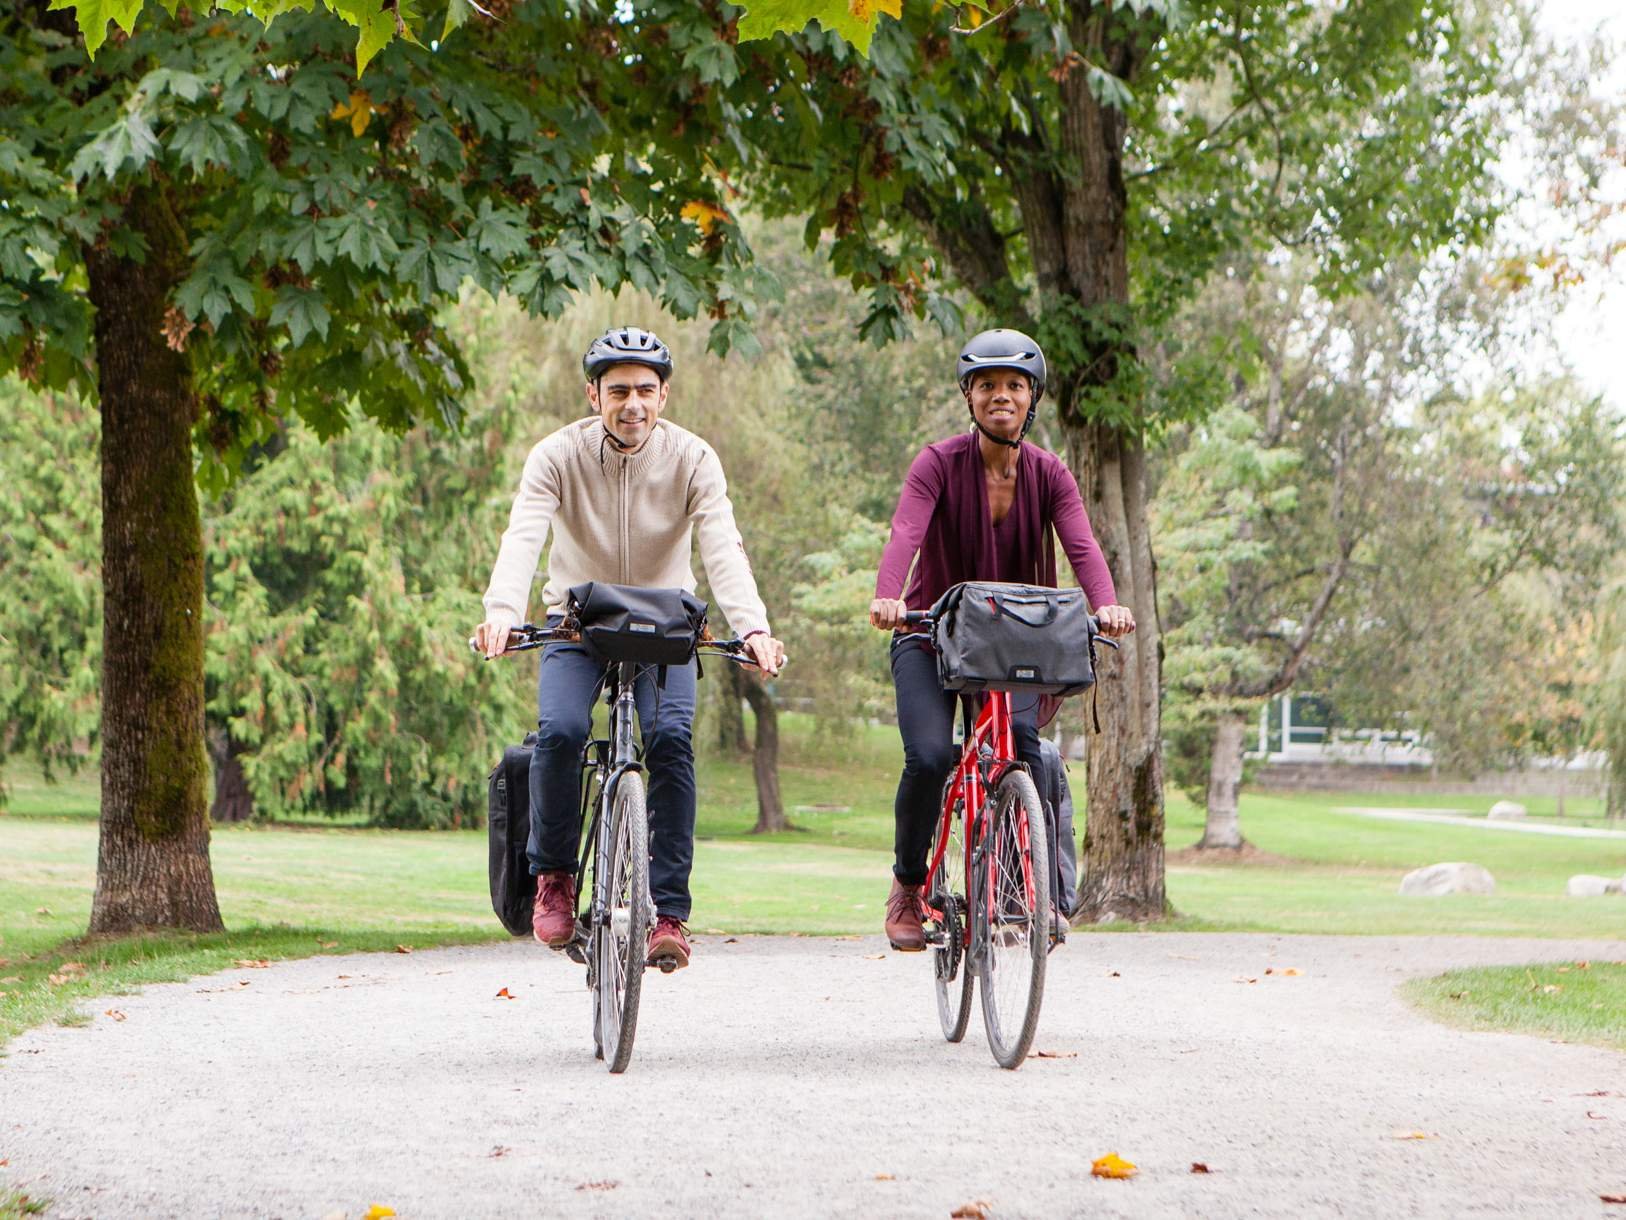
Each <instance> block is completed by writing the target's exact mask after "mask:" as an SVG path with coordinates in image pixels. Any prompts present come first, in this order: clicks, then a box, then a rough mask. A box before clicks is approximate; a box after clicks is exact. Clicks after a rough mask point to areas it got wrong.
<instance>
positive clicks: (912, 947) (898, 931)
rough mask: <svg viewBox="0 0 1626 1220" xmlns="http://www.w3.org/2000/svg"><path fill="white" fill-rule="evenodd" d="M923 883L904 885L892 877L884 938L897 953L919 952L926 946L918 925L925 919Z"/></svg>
mask: <svg viewBox="0 0 1626 1220" xmlns="http://www.w3.org/2000/svg"><path fill="white" fill-rule="evenodd" d="M925 888H926V887H925V886H923V885H904V884H903V882H901V881H899V880H898V879H897V878H896V877H894V878H892V893H891V894H889V895H888V896H887V900H886V938H887V940H889V941H891V942H892V947H893V948H894V949H896V950H898V951H899V952H900V953H919V952H920V951H921V950H922V949H924V948H925V947H926V933H925V931H924V929H922V928H921V924H922V923H924V922H925V919H926V904H925V902H924V900H923V899H922V897H921V895H922V893H923V891H924V890H925Z"/></svg>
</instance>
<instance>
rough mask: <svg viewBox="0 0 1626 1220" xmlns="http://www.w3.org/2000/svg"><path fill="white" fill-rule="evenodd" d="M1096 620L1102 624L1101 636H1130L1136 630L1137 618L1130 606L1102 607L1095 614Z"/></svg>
mask: <svg viewBox="0 0 1626 1220" xmlns="http://www.w3.org/2000/svg"><path fill="white" fill-rule="evenodd" d="M1095 620H1096V622H1098V623H1100V624H1101V634H1102V635H1104V636H1108V637H1114V636H1120V635H1128V634H1129V633H1130V632H1131V631H1133V630H1134V629H1135V616H1134V615H1133V614H1131V613H1130V612H1129V607H1128V606H1102V607H1101V608H1100V609H1099V610H1097V611H1096V612H1095Z"/></svg>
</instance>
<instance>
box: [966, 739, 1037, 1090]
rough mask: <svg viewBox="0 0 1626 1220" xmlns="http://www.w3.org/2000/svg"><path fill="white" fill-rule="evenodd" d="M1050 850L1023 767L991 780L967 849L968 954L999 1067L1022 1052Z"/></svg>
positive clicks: (1029, 1032)
mask: <svg viewBox="0 0 1626 1220" xmlns="http://www.w3.org/2000/svg"><path fill="white" fill-rule="evenodd" d="M1050 889H1051V886H1050V853H1049V849H1048V842H1047V840H1046V837H1045V823H1044V807H1043V806H1042V805H1040V803H1039V793H1038V790H1037V789H1035V788H1034V786H1033V780H1032V779H1031V778H1030V777H1029V776H1028V774H1027V772H1025V771H1011V772H1009V773H1008V774H1006V776H1005V778H1003V779H1002V780H1000V781H999V786H998V787H997V788H995V789H994V794H993V797H992V799H991V800H990V802H989V804H988V806H987V808H986V810H985V817H984V818H983V820H982V826H981V828H980V830H979V838H978V841H977V844H976V848H975V850H974V852H973V853H972V897H971V904H972V911H971V917H972V919H973V921H974V923H975V927H974V930H973V936H972V955H973V958H974V960H975V961H976V966H977V974H978V976H979V981H980V982H981V984H982V1023H983V1026H984V1027H985V1028H986V1030H987V1031H988V1048H989V1049H990V1050H991V1051H993V1052H994V1059H995V1060H997V1061H998V1063H999V1066H1000V1067H1002V1068H1017V1067H1020V1066H1021V1065H1022V1060H1024V1059H1025V1058H1027V1053H1028V1048H1029V1047H1031V1046H1032V1045H1033V1035H1034V1032H1035V1031H1036V1030H1037V1029H1038V1026H1039V1005H1040V1003H1041V1002H1042V1001H1043V999H1044V972H1045V962H1046V960H1047V959H1048V956H1049V951H1050Z"/></svg>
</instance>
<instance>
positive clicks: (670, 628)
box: [565, 580, 706, 665]
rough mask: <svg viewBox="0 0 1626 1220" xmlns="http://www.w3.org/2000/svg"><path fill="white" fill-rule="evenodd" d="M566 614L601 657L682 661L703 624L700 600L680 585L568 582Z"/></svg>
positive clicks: (654, 662) (685, 660)
mask: <svg viewBox="0 0 1626 1220" xmlns="http://www.w3.org/2000/svg"><path fill="white" fill-rule="evenodd" d="M565 601H566V613H567V615H569V617H571V618H574V619H575V620H576V622H577V625H578V626H579V628H580V630H581V635H582V640H583V642H585V643H586V644H587V645H588V646H589V647H591V648H592V649H593V651H595V652H596V653H598V655H599V656H601V657H603V658H604V659H605V660H606V661H633V662H636V663H637V664H640V665H686V664H688V661H689V658H690V657H692V656H694V649H695V645H696V644H697V643H698V642H699V640H700V633H701V631H702V630H703V629H704V628H705V625H706V603H705V602H703V601H701V600H700V599H699V598H698V597H696V596H695V595H694V594H693V593H688V592H685V591H684V590H682V589H637V588H633V587H632V586H630V585H612V584H606V583H605V582H603V581H599V580H590V581H588V582H587V583H586V584H580V585H575V586H573V587H572V588H571V589H570V591H569V592H568V593H567V594H566V595H565Z"/></svg>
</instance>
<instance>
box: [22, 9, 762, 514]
mask: <svg viewBox="0 0 1626 1220" xmlns="http://www.w3.org/2000/svg"><path fill="white" fill-rule="evenodd" d="M256 11H257V10H256ZM341 11H346V12H348V11H349V9H348V8H345V7H344V6H341ZM354 12H355V13H356V14H359V13H360V12H361V10H360V9H356V10H354ZM380 13H382V15H383V19H384V20H387V21H389V22H390V23H393V22H394V20H395V9H394V6H393V5H391V6H386V7H385V8H384V9H382V10H378V9H374V10H371V11H370V15H369V16H368V17H367V18H366V20H367V21H371V20H373V19H374V18H377V17H379V14H380ZM261 15H262V16H265V15H269V10H268V11H267V12H266V13H262V14H261ZM644 15H645V16H647V18H648V20H649V22H650V25H649V27H648V29H647V30H646V29H645V27H643V26H641V25H629V24H628V23H626V22H624V21H622V20H621V19H620V18H618V17H617V16H616V15H615V14H614V13H613V12H611V11H610V10H609V9H608V8H607V7H604V8H601V7H600V6H599V5H597V4H594V3H591V2H589V3H587V4H584V5H578V6H572V7H571V8H569V9H566V8H563V7H561V6H555V5H526V6H522V7H517V8H515V9H514V11H513V12H512V13H510V14H508V16H507V19H506V20H505V22H504V26H503V32H502V37H501V38H493V39H479V38H474V37H468V36H459V37H456V38H454V39H452V40H451V41H450V42H448V43H446V44H445V45H443V46H441V47H440V48H439V49H438V50H437V51H435V52H434V53H433V54H432V55H431V54H430V53H428V52H426V51H424V50H422V49H417V48H412V47H399V46H394V45H392V46H391V47H389V48H387V49H385V50H384V51H382V52H381V53H380V54H379V55H378V56H377V58H376V59H375V61H374V62H373V64H372V65H371V68H370V70H369V71H368V73H367V78H366V83H365V85H364V86H359V85H357V84H356V83H355V82H354V80H353V79H352V76H353V72H354V67H355V65H354V64H353V62H352V57H351V54H350V52H349V50H348V49H347V48H346V47H345V46H344V45H342V43H341V40H340V39H339V38H338V37H337V36H338V34H339V32H340V30H341V28H342V27H340V26H339V25H338V24H337V23H335V22H333V21H332V20H331V19H330V18H328V17H325V16H322V15H307V14H304V13H299V12H292V13H289V14H287V15H286V16H283V17H279V19H278V20H277V21H276V22H275V24H273V25H272V26H271V27H270V28H268V29H262V28H261V27H260V25H259V23H258V22H256V21H255V20H253V18H251V17H245V16H238V17H231V16H225V15H219V16H215V17H211V18H208V19H207V20H205V19H203V18H200V17H198V16H196V15H195V14H192V13H190V12H189V11H183V12H181V13H180V14H179V15H178V16H176V17H174V18H172V19H166V18H162V17H154V16H153V15H152V14H149V15H148V16H147V17H144V18H143V19H142V21H141V23H140V25H139V28H138V29H137V30H136V32H135V33H133V34H131V35H129V36H128V37H120V38H118V39H115V40H113V41H111V42H109V43H108V44H107V45H106V46H105V47H103V48H102V50H101V52H100V54H99V55H98V56H97V58H96V59H95V61H94V63H92V62H89V61H88V60H87V59H86V56H85V52H84V50H83V49H82V48H81V47H79V46H78V45H77V44H76V42H75V41H74V40H72V39H70V38H68V37H66V36H65V35H64V34H63V32H62V31H61V30H60V29H58V28H56V27H55V26H53V25H52V24H51V22H50V21H47V20H42V21H40V22H39V23H30V22H16V23H13V24H12V25H11V26H9V27H8V28H7V30H6V32H5V33H4V34H3V35H0V80H3V81H4V82H5V83H4V85H3V86H0V195H3V196H4V197H5V198H6V201H7V206H6V208H5V209H4V211H3V212H0V252H3V253H0V371H5V370H8V369H17V370H20V371H21V372H22V374H23V375H24V376H25V378H27V379H28V380H29V381H30V382H32V383H33V384H35V385H36V386H46V387H52V388H65V387H69V386H77V387H78V389H79V390H80V391H81V392H82V393H86V394H89V393H92V392H93V391H94V389H95V386H96V382H97V379H96V376H95V373H94V369H95V360H96V353H94V351H93V350H92V343H91V334H90V309H89V303H88V300H87V298H86V295H85V285H86V279H85V271H84V268H83V266H82V257H83V253H84V249H85V246H86V245H87V244H90V243H106V244H107V245H108V246H110V247H111V248H113V249H114V250H118V251H122V252H127V253H129V254H130V255H131V256H132V257H139V256H140V253H141V250H142V247H143V242H144V238H143V237H142V235H141V233H140V232H139V231H138V230H137V229H135V228H132V227H131V225H132V223H133V222H132V220H131V217H130V216H129V215H127V214H126V210H125V207H124V201H125V199H126V197H127V195H128V192H129V189H130V186H131V184H132V183H134V182H136V181H149V180H150V181H151V182H153V183H155V184H156V186H157V188H158V192H159V194H160V195H161V197H162V199H163V200H164V202H165V204H166V206H167V208H168V209H169V214H170V215H172V217H173V219H174V220H175V221H176V222H178V223H179V224H180V225H181V226H182V227H183V229H184V230H185V233H186V239H187V241H188V243H189V247H190V266H189V268H188V269H187V271H186V274H185V276H184V279H183V280H182V281H181V282H180V283H179V284H178V285H177V286H176V287H175V289H174V292H173V297H172V300H173V305H172V308H170V310H169V311H168V313H167V315H166V316H165V317H164V318H163V319H161V321H162V324H163V329H164V333H165V335H166V337H167V339H168V341H169V343H170V345H171V346H172V347H174V348H177V349H180V350H184V351H186V352H187V353H188V355H189V356H190V358H191V363H192V367H193V369H194V372H195V378H196V384H197V389H198V391H199V394H200V396H201V398H202V400H203V403H204V407H205V410H204V417H203V418H202V419H201V420H200V422H199V425H198V437H199V441H200V442H201V447H202V451H203V453H204V455H205V461H204V467H203V470H202V477H203V480H204V482H205V484H206V486H208V487H210V488H212V489H215V490H218V489H219V488H220V487H222V486H224V484H225V482H226V480H227V478H228V477H229V475H230V473H231V472H232V471H233V470H235V469H236V468H237V466H238V465H239V464H240V462H241V461H242V459H243V457H244V455H245V454H247V453H248V452H249V451H250V450H252V449H253V448H254V446H255V445H257V444H259V443H261V442H263V441H264V440H265V439H266V437H267V435H268V434H269V428H270V424H269V422H268V421H270V420H271V419H273V418H276V417H280V416H287V415H289V414H294V413H297V414H298V415H299V416H301V417H302V418H303V419H304V420H305V421H306V422H307V423H309V424H310V425H311V426H312V427H314V428H315V429H316V430H317V432H318V433H319V434H321V435H323V436H329V435H332V434H334V433H335V432H337V431H339V430H341V429H342V428H343V427H344V426H345V425H346V423H347V421H348V419H349V418H350V416H351V413H352V411H353V409H354V404H356V403H359V405H360V407H361V410H362V411H363V412H364V413H365V414H366V415H367V416H368V417H370V418H372V419H375V420H377V421H378V422H380V423H381V424H383V425H385V426H386V427H389V428H394V429H397V430H399V429H403V428H405V427H407V426H409V425H410V424H411V423H412V422H413V421H415V420H417V419H420V418H427V419H429V420H432V421H439V422H449V421H452V420H455V419H456V418H457V416H458V414H459V412H460V410H461V404H462V401H463V400H464V398H465V397H466V395H467V392H468V385H469V369H468V366H467V364H466V363H465V361H464V359H463V357H462V355H461V353H460V351H459V349H458V347H457V345H456V344H455V343H454V342H453V341H452V338H451V335H450V334H449V332H448V331H447V330H446V328H445V327H444V325H443V324H442V322H441V320H440V317H439V314H438V312H437V310H438V308H439V306H440V304H441V303H443V302H445V301H447V300H451V299H456V298H457V296H458V294H459V292H460V291H461V289H462V287H463V285H465V284H474V285H476V286H478V287H480V288H482V289H484V290H485V291H486V292H488V293H493V294H495V293H501V292H507V293H510V294H512V295H513V296H514V297H515V298H516V299H518V300H519V301H520V302H521V303H522V304H523V305H524V306H525V308H526V309H527V310H528V311H529V312H531V313H533V314H537V315H542V316H556V315H557V314H558V313H559V312H560V311H561V310H562V309H563V308H564V307H565V305H566V304H567V302H568V301H569V299H570V297H571V295H572V294H573V293H575V292H578V291H581V290H583V289H585V288H588V287H590V286H592V285H600V286H605V287H608V288H612V289H613V288H615V287H617V286H619V285H621V284H627V283H630V284H636V285H639V286H641V287H642V288H644V289H645V290H647V291H649V292H652V293H656V294H659V295H661V297H662V299H663V301H664V303H665V304H666V305H667V306H668V307H669V308H670V309H671V310H672V311H673V312H674V313H676V314H677V315H679V316H685V317H687V316H692V315H694V314H696V313H698V312H702V311H703V312H705V313H707V314H708V315H709V316H710V317H711V318H712V319H713V320H714V322H715V323H716V330H715V332H714V335H713V342H714V344H716V345H717V346H718V347H719V348H722V349H726V348H727V346H728V345H729V344H731V343H737V342H742V341H744V339H745V336H746V335H747V333H748V330H749V327H748V322H749V316H750V311H751V307H752V303H753V302H754V301H756V300H757V299H759V298H760V297H762V296H763V295H764V292H765V285H764V284H763V283H762V281H761V279H760V277H759V276H758V275H757V273H756V272H755V271H753V270H752V269H751V268H750V267H749V265H748V261H749V250H748V247H747V246H746V245H745V243H744V241H743V239H742V237H741V235H740V232H739V229H738V227H737V226H736V225H735V224H734V223H733V222H732V221H731V220H730V219H729V218H728V214H727V212H726V211H724V210H723V209H722V208H721V207H720V206H719V205H717V204H716V202H715V201H717V200H718V198H719V195H720V193H721V192H722V190H723V185H724V184H723V182H722V181H721V179H720V177H719V176H718V170H717V166H716V165H715V164H714V162H713V161H712V160H711V158H710V156H709V154H708V152H707V149H708V147H709V145H710V143H711V141H712V140H713V138H721V137H726V136H727V135H728V134H729V133H730V132H731V131H732V130H733V128H734V124H733V122H732V121H731V120H729V119H728V117H727V116H726V115H722V116H719V118H718V120H717V122H716V123H715V124H713V125H712V126H710V127H706V126H703V125H701V124H698V123H694V124H689V125H688V126H685V125H684V124H683V123H675V124H674V123H672V122H668V121H666V117H665V116H664V115H663V118H662V121H660V122H659V123H654V124H651V123H649V122H647V121H646V116H647V115H649V114H650V113H652V112H656V111H660V110H661V109H662V107H663V106H664V105H665V100H666V99H667V98H669V97H673V96H678V95H680V94H684V93H687V94H691V95H693V96H695V97H697V98H703V97H705V96H706V94H707V92H708V86H707V85H706V84H705V83H704V82H703V81H702V80H701V72H700V69H698V68H696V67H694V66H692V65H691V64H688V63H687V62H686V61H687V58H688V56H687V49H688V48H689V47H691V46H692V45H693V44H694V42H695V40H696V39H699V38H701V37H710V38H713V39H715V38H716V35H717V30H718V28H720V27H718V26H717V25H715V24H714V23H713V22H712V21H711V20H710V19H709V18H707V17H706V16H705V15H704V14H703V13H701V12H699V11H698V10H696V9H694V8H693V7H692V6H688V5H681V4H677V3H675V2H674V3H667V4H665V5H664V6H662V5H657V6H655V7H654V8H652V9H650V10H649V11H648V12H647V13H646V14H644ZM667 22H670V25H669V26H666V25H664V24H663V23H667ZM657 26H659V27H661V28H659V29H657V28H656V27H657ZM634 50H635V51H636V53H635V54H632V53H629V52H631V51H634ZM652 82H660V83H661V86H662V88H664V89H670V90H671V91H672V92H671V93H670V94H667V93H664V92H662V90H661V89H653V90H652V89H651V88H650V85H651V83H652ZM633 98H639V99H642V104H640V105H638V106H634V105H631V104H630V99H633ZM674 113H676V112H674ZM697 203H699V204H704V205H706V206H708V207H712V208H713V209H714V212H715V216H713V215H712V214H710V213H708V214H706V215H705V216H703V217H702V219H703V220H704V221H705V223H704V224H703V225H702V224H700V223H697V222H696V221H695V220H692V219H690V217H691V216H692V215H693V212H692V210H691V209H692V208H693V207H694V206H696V205H697ZM719 218H720V219H719Z"/></svg>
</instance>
